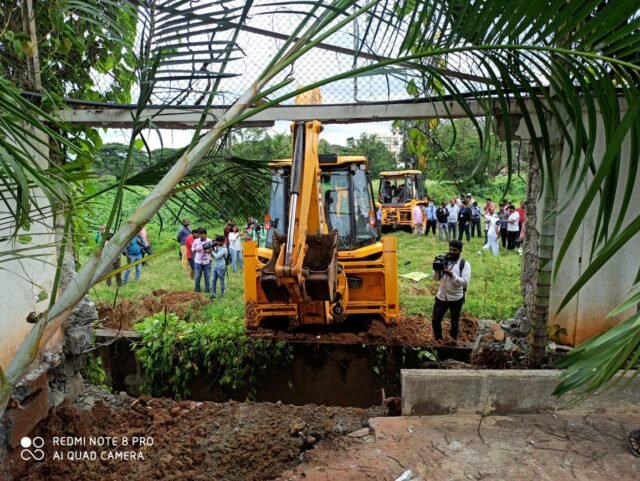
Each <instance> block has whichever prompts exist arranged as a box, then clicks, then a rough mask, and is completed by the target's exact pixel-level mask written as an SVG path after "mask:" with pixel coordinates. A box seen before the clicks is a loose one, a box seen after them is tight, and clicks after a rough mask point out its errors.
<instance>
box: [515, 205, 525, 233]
mask: <svg viewBox="0 0 640 481" xmlns="http://www.w3.org/2000/svg"><path fill="white" fill-rule="evenodd" d="M524 207H525V203H524V202H520V207H518V208H517V209H516V212H517V213H518V215H519V216H520V220H519V221H518V230H519V231H522V224H524V221H525V220H526V213H525V208H524Z"/></svg>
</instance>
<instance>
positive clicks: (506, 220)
mask: <svg viewBox="0 0 640 481" xmlns="http://www.w3.org/2000/svg"><path fill="white" fill-rule="evenodd" d="M412 220H413V224H414V230H413V233H414V234H416V235H422V234H424V235H429V233H431V234H433V236H434V237H435V235H436V231H437V233H438V240H440V241H442V240H446V241H450V240H458V241H462V240H463V239H464V238H466V240H467V242H469V241H470V240H471V239H472V238H474V237H477V238H482V237H483V236H484V242H485V244H484V249H490V250H491V251H492V252H493V254H494V255H496V256H497V255H498V254H499V249H500V241H502V248H503V249H507V250H508V251H513V250H516V249H519V247H520V245H521V244H522V241H523V240H524V222H525V220H526V213H525V203H524V202H521V203H520V206H519V207H515V205H514V204H512V203H510V202H509V201H507V200H503V201H502V202H501V203H500V206H499V208H496V204H495V203H494V202H493V201H492V200H491V199H490V198H487V199H486V202H485V204H484V206H483V207H480V206H479V205H478V202H477V201H476V200H475V199H474V198H473V196H472V195H471V194H467V195H466V196H462V195H461V196H460V197H458V198H453V199H451V200H450V201H449V203H448V204H447V203H446V202H442V203H441V204H440V205H439V206H437V203H436V202H435V201H434V200H433V199H429V202H428V205H427V206H423V205H416V206H414V208H413V212H412ZM483 225H484V234H483V228H482V226H483Z"/></svg>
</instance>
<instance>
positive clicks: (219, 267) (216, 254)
mask: <svg viewBox="0 0 640 481" xmlns="http://www.w3.org/2000/svg"><path fill="white" fill-rule="evenodd" d="M228 254H229V251H228V250H227V248H226V247H225V245H224V236H223V235H219V236H216V243H215V246H214V248H213V252H212V253H211V257H212V258H213V281H212V282H211V298H212V299H215V297H216V286H217V284H218V279H220V297H222V296H224V275H225V274H226V273H227V255H228Z"/></svg>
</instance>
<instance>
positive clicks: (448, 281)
mask: <svg viewBox="0 0 640 481" xmlns="http://www.w3.org/2000/svg"><path fill="white" fill-rule="evenodd" d="M461 254H462V242H460V241H457V240H452V241H450V242H449V254H448V259H449V262H448V263H447V264H446V265H445V266H444V269H442V270H434V274H433V278H434V279H435V280H437V281H440V287H439V288H438V293H437V294H436V298H435V304H434V306H433V315H432V316H431V325H432V326H433V336H434V337H435V339H436V340H437V341H439V340H441V339H442V318H443V317H444V315H445V313H446V312H447V310H448V311H449V313H450V314H451V331H450V334H451V337H452V338H453V340H456V339H457V337H458V326H459V324H460V313H461V311H462V305H463V304H464V298H465V294H466V291H467V287H468V286H469V281H470V280H471V265H470V264H469V263H468V262H466V261H465V260H464V259H462V258H461V257H460V255H461Z"/></svg>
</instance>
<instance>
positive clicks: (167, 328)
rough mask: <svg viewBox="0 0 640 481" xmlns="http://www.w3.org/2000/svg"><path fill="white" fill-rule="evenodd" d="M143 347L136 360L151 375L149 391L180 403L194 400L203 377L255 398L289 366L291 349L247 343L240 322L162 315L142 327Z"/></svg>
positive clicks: (147, 384) (279, 344)
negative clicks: (273, 373) (271, 376)
mask: <svg viewBox="0 0 640 481" xmlns="http://www.w3.org/2000/svg"><path fill="white" fill-rule="evenodd" d="M135 329H136V330H137V331H138V332H139V333H140V334H141V335H142V342H141V343H140V345H139V346H138V347H137V348H136V357H137V358H138V360H139V361H140V364H141V365H142V367H143V368H144V371H145V385H144V387H143V389H144V390H145V391H146V392H148V393H150V394H153V395H154V396H162V395H172V396H174V397H175V398H177V399H180V398H182V397H185V396H188V395H189V394H190V391H189V384H190V381H191V380H192V379H193V378H194V377H195V376H196V375H198V374H200V373H202V374H205V375H206V376H209V377H210V381H211V383H212V384H217V385H218V386H220V387H221V388H223V389H226V390H228V391H231V392H237V391H242V390H247V391H248V393H249V397H250V398H252V397H254V396H255V389H256V386H257V382H258V380H259V379H260V377H261V376H262V375H263V374H265V373H267V372H269V371H270V370H272V369H274V368H276V367H277V368H282V367H283V366H286V365H288V363H289V362H290V360H291V358H292V351H291V347H290V346H289V345H288V344H287V343H284V342H276V343H274V342H269V341H263V340H259V339H254V338H251V337H247V336H246V335H245V334H244V326H243V323H242V321H241V320H240V319H238V318H234V319H230V320H227V321H221V320H218V319H213V320H211V321H209V322H186V321H183V320H180V319H178V318H177V316H176V315H175V314H173V313H171V314H167V316H166V320H165V316H164V314H156V315H154V316H151V317H148V318H146V319H145V320H144V321H142V322H141V323H138V324H136V326H135Z"/></svg>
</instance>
